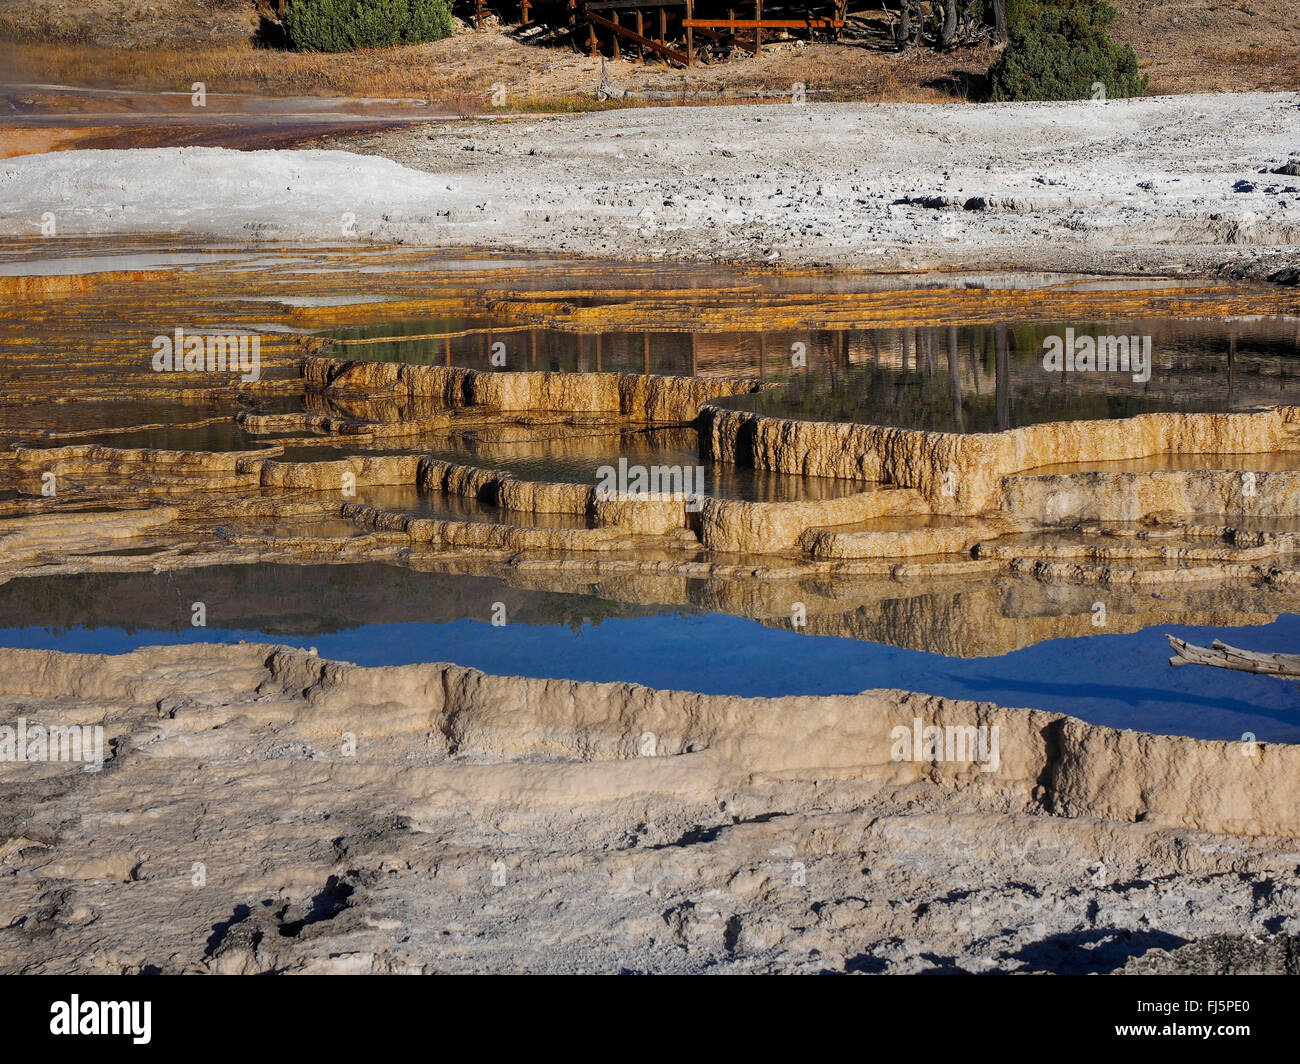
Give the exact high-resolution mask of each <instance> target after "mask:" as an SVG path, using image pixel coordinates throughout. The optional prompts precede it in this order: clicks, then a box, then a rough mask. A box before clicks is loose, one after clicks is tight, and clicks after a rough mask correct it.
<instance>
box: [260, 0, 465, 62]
mask: <svg viewBox="0 0 1300 1064" xmlns="http://www.w3.org/2000/svg"><path fill="white" fill-rule="evenodd" d="M284 33H285V37H286V38H287V40H288V42H289V47H290V48H292V49H294V50H295V51H299V52H351V51H353V50H355V49H357V48H387V47H390V46H391V45H394V44H415V43H417V42H419V41H440V40H442V38H444V37H447V36H450V34H451V11H450V10H449V8H448V6H447V2H446V0H289V3H288V5H287V6H286V7H285V12H284Z"/></svg>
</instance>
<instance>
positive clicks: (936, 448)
mask: <svg viewBox="0 0 1300 1064" xmlns="http://www.w3.org/2000/svg"><path fill="white" fill-rule="evenodd" d="M1296 409H1297V408H1294V407H1293V408H1276V407H1274V408H1269V409H1266V410H1262V411H1259V412H1257V413H1241V414H1239V413H1231V414H1201V413H1195V414H1141V415H1138V416H1136V417H1131V418H1122V419H1116V420H1110V421H1068V422H1048V423H1044V424H1039V425H1028V426H1025V427H1023V428H1016V429H1008V430H1006V431H1004V432H983V433H979V432H977V433H964V434H961V433H944V432H925V431H920V430H913V429H901V428H892V427H888V426H880V425H856V424H839V423H829V422H816V421H796V420H792V419H788V418H777V417H767V416H764V415H761V414H757V413H754V412H752V411H744V410H729V409H724V408H722V407H718V406H713V405H711V404H708V403H706V404H705V405H704V407H703V408H702V410H701V411H700V420H699V429H700V453H701V456H702V457H704V458H705V459H706V460H712V461H722V462H734V463H736V464H737V465H750V466H754V467H755V468H758V469H770V470H773V471H775V472H780V473H794V474H803V475H807V476H822V477H847V478H857V479H862V480H870V481H878V482H884V483H888V484H893V485H896V486H899V487H907V488H914V489H915V490H916V491H918V492H920V493H921V495H923V496H924V498H925V500H926V503H927V504H928V506H929V507H930V509H931V510H932V511H933V512H934V513H939V514H979V513H982V512H984V511H986V510H992V509H998V508H999V507H1000V506H1001V504H1002V491H1003V478H1005V477H1007V476H1009V475H1010V474H1013V473H1018V472H1021V471H1024V470H1028V469H1033V468H1036V467H1040V466H1052V465H1064V464H1067V463H1085V462H1087V463H1090V462H1117V461H1128V460H1133V459H1139V458H1147V457H1150V456H1153V455H1161V454H1266V453H1271V452H1275V451H1279V450H1284V449H1285V448H1286V445H1287V444H1288V443H1289V442H1290V440H1291V438H1292V437H1291V434H1290V427H1291V425H1292V424H1294V423H1295V422H1296V420H1297V418H1298V417H1300V415H1298V414H1297V412H1296Z"/></svg>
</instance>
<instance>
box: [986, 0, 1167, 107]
mask: <svg viewBox="0 0 1300 1064" xmlns="http://www.w3.org/2000/svg"><path fill="white" fill-rule="evenodd" d="M1007 7H1008V11H1007V22H1008V24H1009V28H1010V40H1009V41H1008V42H1007V47H1006V49H1005V50H1004V51H1003V53H1002V55H1001V56H999V57H998V59H997V60H996V61H995V62H994V63H993V65H992V66H991V67H990V68H989V83H990V97H991V99H994V100H1086V99H1091V98H1093V97H1094V96H1095V95H1096V94H1095V93H1094V89H1093V86H1094V85H1095V84H1096V83H1098V82H1099V83H1101V84H1102V85H1104V86H1105V90H1106V99H1117V98H1119V97H1124V96H1141V95H1142V94H1143V93H1144V92H1146V88H1147V79H1146V76H1145V75H1143V74H1139V73H1138V62H1137V56H1136V55H1134V54H1133V49H1132V48H1131V47H1129V46H1128V45H1127V44H1124V45H1121V44H1117V43H1116V42H1115V41H1113V40H1111V39H1110V37H1109V36H1108V35H1107V33H1106V27H1107V26H1109V25H1110V23H1111V21H1112V20H1113V19H1114V18H1115V9H1114V8H1113V7H1111V6H1110V5H1108V4H1106V3H1105V2H1104V0H1056V2H1051V0H1047V2H1035V0H1015V2H1014V3H1008V5H1007Z"/></svg>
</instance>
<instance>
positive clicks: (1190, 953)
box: [1120, 935, 1300, 975]
mask: <svg viewBox="0 0 1300 1064" xmlns="http://www.w3.org/2000/svg"><path fill="white" fill-rule="evenodd" d="M1120 972H1121V974H1124V975H1297V974H1300V935H1262V936H1261V937H1259V938H1258V939H1255V938H1251V937H1249V936H1247V935H1211V936H1210V937H1209V938H1203V939H1200V940H1199V941H1197V942H1189V943H1187V945H1185V946H1179V947H1178V948H1177V949H1172V950H1165V949H1152V950H1148V951H1147V952H1146V953H1144V954H1143V955H1142V956H1140V957H1134V958H1133V959H1132V960H1130V961H1129V962H1128V963H1127V964H1126V965H1125V966H1124V967H1123V968H1122V969H1120Z"/></svg>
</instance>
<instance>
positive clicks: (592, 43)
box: [587, 22, 600, 59]
mask: <svg viewBox="0 0 1300 1064" xmlns="http://www.w3.org/2000/svg"><path fill="white" fill-rule="evenodd" d="M587 33H588V34H589V36H588V38H587V48H588V50H589V51H590V52H591V58H592V59H595V58H596V56H597V55H599V54H600V49H599V47H597V44H596V27H595V26H593V25H592V24H591V23H590V22H588V23H587Z"/></svg>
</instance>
